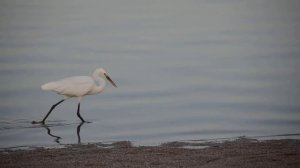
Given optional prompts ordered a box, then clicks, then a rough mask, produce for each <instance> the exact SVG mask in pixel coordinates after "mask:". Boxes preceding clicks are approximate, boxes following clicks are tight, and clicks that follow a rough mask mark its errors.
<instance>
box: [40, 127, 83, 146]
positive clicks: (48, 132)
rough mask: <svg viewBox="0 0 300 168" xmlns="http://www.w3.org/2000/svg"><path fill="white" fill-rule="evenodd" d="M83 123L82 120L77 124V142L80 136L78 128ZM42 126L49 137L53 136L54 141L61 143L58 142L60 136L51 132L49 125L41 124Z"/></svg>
mask: <svg viewBox="0 0 300 168" xmlns="http://www.w3.org/2000/svg"><path fill="white" fill-rule="evenodd" d="M84 124H85V123H84V122H81V123H80V124H78V126H77V131H76V133H77V143H78V144H81V137H80V130H81V127H82V125H84ZM42 127H43V128H45V129H46V130H47V134H48V135H49V136H51V137H54V138H55V139H54V142H56V143H58V144H60V145H61V143H60V140H61V139H62V138H61V137H60V136H57V135H54V134H53V133H51V126H47V125H43V126H42Z"/></svg>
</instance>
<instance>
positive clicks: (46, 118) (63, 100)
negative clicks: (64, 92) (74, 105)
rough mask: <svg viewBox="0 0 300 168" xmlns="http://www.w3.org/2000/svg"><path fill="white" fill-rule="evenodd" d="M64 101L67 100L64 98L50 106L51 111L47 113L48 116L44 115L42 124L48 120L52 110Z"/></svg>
mask: <svg viewBox="0 0 300 168" xmlns="http://www.w3.org/2000/svg"><path fill="white" fill-rule="evenodd" d="M63 101H65V99H62V100H61V101H59V102H58V103H56V104H54V105H53V106H52V107H51V108H50V110H49V112H48V113H47V115H46V116H45V117H44V119H43V120H42V124H45V121H46V119H47V117H48V116H49V114H50V113H51V112H52V110H53V109H54V108H55V107H56V106H57V105H59V104H60V103H62V102H63Z"/></svg>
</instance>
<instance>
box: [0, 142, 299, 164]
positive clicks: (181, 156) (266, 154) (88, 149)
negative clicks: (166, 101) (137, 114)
mask: <svg viewBox="0 0 300 168" xmlns="http://www.w3.org/2000/svg"><path fill="white" fill-rule="evenodd" d="M203 145H204V146H208V147H206V148H201V147H203ZM0 167H22V168H24V167H64V168H68V167H72V168H73V167H112V168H114V167H120V168H121V167H122V168H124V167H146V168H147V167H161V168H167V167H203V168H219V167H239V168H253V167H261V168H268V167H270V168H285V167H289V168H293V167H295V168H296V167H300V140H268V141H257V140H253V139H244V138H241V139H238V140H235V141H227V142H222V143H215V142H206V143H201V144H199V143H186V142H172V143H167V144H162V145H160V146H155V147H143V146H141V147H133V146H132V145H131V143H130V142H126V141H125V142H116V143H113V144H112V145H105V144H101V143H98V144H89V145H70V146H69V147H67V148H60V149H44V148H39V149H35V150H16V151H2V152H0Z"/></svg>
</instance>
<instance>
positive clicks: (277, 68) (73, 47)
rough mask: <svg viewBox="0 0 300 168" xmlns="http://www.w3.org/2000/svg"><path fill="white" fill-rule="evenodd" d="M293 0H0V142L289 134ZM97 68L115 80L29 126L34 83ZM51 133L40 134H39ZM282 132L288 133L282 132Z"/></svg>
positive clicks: (293, 115) (39, 101)
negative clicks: (99, 91) (83, 121)
mask: <svg viewBox="0 0 300 168" xmlns="http://www.w3.org/2000/svg"><path fill="white" fill-rule="evenodd" d="M299 9H300V2H298V1H293V0H288V1H280V0H275V1H274V0H270V1H269V0H257V1H235V0H227V1H194V0H188V1H179V0H178V1H176V0H175V1H174V0H172V1H168V0H163V1H134V0H129V1H126V2H125V1H121V0H120V1H96V0H95V1H92V0H90V1H79V0H78V1H74V0H72V1H71V0H64V1H61V0H54V1H33V0H27V1H21V0H17V1H10V0H7V1H1V2H0V23H1V24H0V61H1V62H0V74H1V78H0V85H1V87H0V94H1V97H0V109H1V110H0V114H1V115H0V116H1V118H0V141H1V143H0V148H7V147H18V146H51V145H58V144H73V143H78V142H81V143H90V142H103V143H105V142H113V141H120V140H129V141H133V142H134V143H137V144H142V145H152V144H159V143H163V142H168V141H176V140H199V139H213V138H227V137H236V136H269V135H286V136H288V135H296V138H299V133H300V132H299V128H300V104H299V100H300V90H299V84H300V77H299V74H298V72H299V67H300V55H299V53H300V38H299V34H300V31H299V26H300V12H299ZM97 67H104V68H105V69H106V70H107V71H108V74H110V76H111V77H112V79H113V80H115V81H116V83H117V85H118V88H117V89H114V88H113V87H111V86H108V87H107V88H106V90H105V92H104V93H103V94H101V95H96V96H91V97H85V98H84V99H83V102H82V105H81V115H82V116H83V117H84V118H85V119H86V120H88V121H91V122H92V123H87V124H83V125H80V122H79V119H78V118H77V116H76V108H77V100H76V99H73V100H68V101H66V102H64V103H63V104H61V105H60V106H58V107H57V109H55V111H54V112H53V113H52V114H51V115H50V117H49V121H48V125H47V126H40V125H32V124H31V121H32V120H40V119H42V118H43V116H44V115H45V114H46V113H47V111H48V110H49V108H50V107H51V105H52V104H54V103H56V102H58V101H59V100H60V99H61V97H60V96H58V95H56V94H54V93H50V92H44V91H42V90H41V89H40V86H41V85H42V84H43V83H46V82H49V81H53V80H57V79H60V78H64V77H68V76H73V75H90V74H91V73H92V72H93V71H94V69H95V68H97ZM48 131H50V132H48ZM288 137H289V136H288Z"/></svg>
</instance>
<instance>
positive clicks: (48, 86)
mask: <svg viewBox="0 0 300 168" xmlns="http://www.w3.org/2000/svg"><path fill="white" fill-rule="evenodd" d="M55 87H56V83H55V82H50V83H46V84H43V85H42V89H43V90H52V89H54V88H55Z"/></svg>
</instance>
